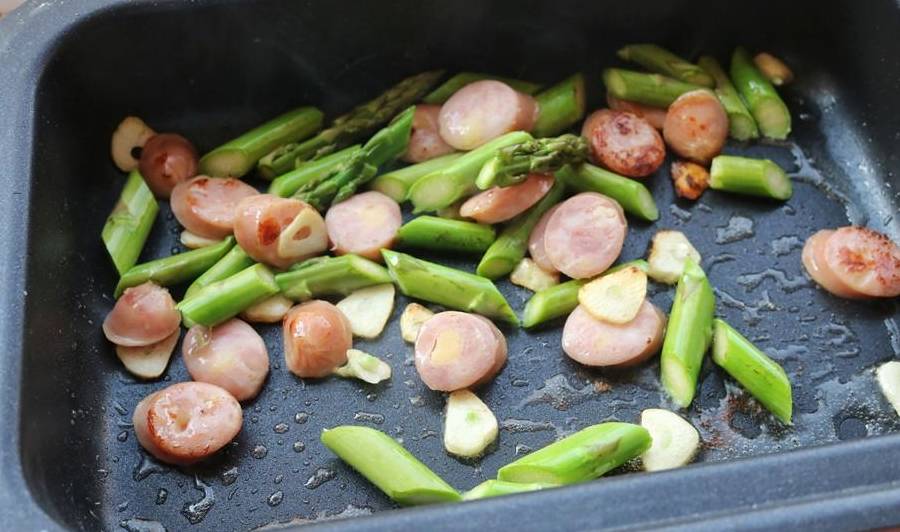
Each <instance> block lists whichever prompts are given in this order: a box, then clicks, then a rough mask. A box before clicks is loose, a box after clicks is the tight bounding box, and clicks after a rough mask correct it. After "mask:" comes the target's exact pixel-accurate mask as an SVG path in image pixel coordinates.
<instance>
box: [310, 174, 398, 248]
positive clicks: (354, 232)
mask: <svg viewBox="0 0 900 532" xmlns="http://www.w3.org/2000/svg"><path fill="white" fill-rule="evenodd" d="M402 224H403V219H402V217H401V214H400V205H398V204H397V202H396V201H394V200H392V199H391V198H389V197H387V196H385V195H384V194H382V193H381V192H375V191H371V192H363V193H362V194H357V195H355V196H352V197H350V199H348V200H346V201H342V202H340V203H338V204H337V205H334V206H332V207H331V208H330V209H328V212H327V213H325V226H326V227H327V228H328V238H329V239H330V240H331V245H332V249H333V250H334V252H335V253H336V254H338V255H343V254H345V253H355V254H357V255H362V256H363V257H366V258H369V259H372V260H377V261H380V260H381V249H382V248H390V247H391V245H393V243H394V239H395V238H397V231H398V230H399V229H400V226H401V225H402Z"/></svg>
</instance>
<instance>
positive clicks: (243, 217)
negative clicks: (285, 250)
mask: <svg viewBox="0 0 900 532" xmlns="http://www.w3.org/2000/svg"><path fill="white" fill-rule="evenodd" d="M304 211H305V214H306V215H308V216H310V227H309V228H308V230H307V231H305V232H299V233H297V235H296V237H295V239H300V238H301V237H303V238H306V239H308V240H309V241H308V242H307V244H308V245H307V246H306V247H305V248H304V249H305V251H304V252H303V253H301V254H288V255H284V254H282V253H281V251H279V250H280V249H281V246H280V242H279V237H280V236H281V232H282V231H284V230H285V229H286V228H287V227H288V226H289V225H291V223H292V222H293V221H294V219H295V218H296V217H297V216H298V215H299V214H301V212H304ZM234 237H235V239H237V243H238V245H239V246H241V248H243V250H244V251H246V252H247V254H248V255H250V256H251V257H253V258H254V259H255V260H257V261H259V262H264V263H266V264H270V265H272V266H275V267H276V268H280V269H285V268H287V267H289V266H291V265H292V264H295V263H297V262H300V261H301V260H303V259H307V258H309V257H312V256H315V255H319V254H321V253H324V252H325V250H326V249H328V241H327V237H326V232H325V222H324V220H322V216H321V215H320V214H319V212H318V211H316V210H315V209H314V208H313V207H312V206H310V205H309V204H307V203H305V202H302V201H300V200H298V199H292V198H279V197H278V196H273V195H272V194H254V195H253V196H249V197H246V198H244V199H243V200H241V202H240V203H238V204H237V206H236V207H235V216H234Z"/></svg>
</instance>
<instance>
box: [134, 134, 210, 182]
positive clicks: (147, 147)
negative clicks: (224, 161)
mask: <svg viewBox="0 0 900 532" xmlns="http://www.w3.org/2000/svg"><path fill="white" fill-rule="evenodd" d="M138 167H139V169H140V171H141V175H142V176H143V177H144V181H146V182H147V186H148V187H150V190H152V191H153V194H154V195H155V196H156V197H157V198H168V197H169V196H170V195H171V194H172V189H173V188H175V185H177V184H178V183H182V182H184V181H187V180H188V179H190V178H192V177H194V176H195V175H197V150H196V149H195V148H194V145H193V144H191V143H190V141H189V140H188V139H186V138H184V137H182V136H181V135H176V134H174V133H162V134H160V135H154V136H152V137H150V139H149V140H148V141H147V143H146V144H144V147H143V148H142V149H141V160H140V162H139V163H138Z"/></svg>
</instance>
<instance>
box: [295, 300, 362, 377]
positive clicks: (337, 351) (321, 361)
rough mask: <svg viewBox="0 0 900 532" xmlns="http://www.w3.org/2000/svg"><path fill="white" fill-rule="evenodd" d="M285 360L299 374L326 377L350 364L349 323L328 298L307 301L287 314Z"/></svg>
mask: <svg viewBox="0 0 900 532" xmlns="http://www.w3.org/2000/svg"><path fill="white" fill-rule="evenodd" d="M282 329H283V331H282V332H283V335H284V361H285V364H286V365H287V367H288V369H289V370H290V371H291V373H293V374H295V375H297V376H298V377H325V376H327V375H329V374H331V372H332V371H334V369H335V368H337V367H338V366H342V365H344V364H346V363H347V350H348V349H350V348H351V347H353V333H352V331H351V329H350V322H349V321H347V318H346V317H345V316H344V314H343V313H342V312H341V311H340V310H339V309H338V308H337V307H336V306H334V305H332V304H331V303H329V302H327V301H319V300H314V301H308V302H306V303H303V304H302V305H298V306H296V307H294V308H292V309H291V310H290V311H289V312H288V313H287V315H285V317H284V325H283V327H282Z"/></svg>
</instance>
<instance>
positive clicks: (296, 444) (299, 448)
mask: <svg viewBox="0 0 900 532" xmlns="http://www.w3.org/2000/svg"><path fill="white" fill-rule="evenodd" d="M292 447H293V449H294V452H295V453H302V452H303V450H304V449H306V444H305V443H303V442H302V441H295V442H294V445H293V446H292Z"/></svg>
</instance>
